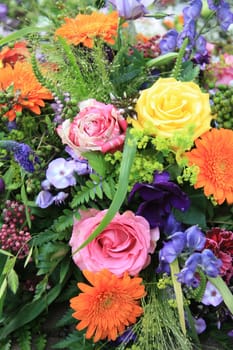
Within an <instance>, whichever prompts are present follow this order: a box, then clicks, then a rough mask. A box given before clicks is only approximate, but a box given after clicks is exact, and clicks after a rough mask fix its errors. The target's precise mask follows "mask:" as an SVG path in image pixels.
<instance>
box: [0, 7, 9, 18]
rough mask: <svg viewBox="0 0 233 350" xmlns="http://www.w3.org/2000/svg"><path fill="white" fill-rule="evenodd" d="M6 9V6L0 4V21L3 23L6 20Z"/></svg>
mask: <svg viewBox="0 0 233 350" xmlns="http://www.w3.org/2000/svg"><path fill="white" fill-rule="evenodd" d="M7 13H8V7H7V5H6V4H3V3H0V21H1V22H5V21H6V19H7Z"/></svg>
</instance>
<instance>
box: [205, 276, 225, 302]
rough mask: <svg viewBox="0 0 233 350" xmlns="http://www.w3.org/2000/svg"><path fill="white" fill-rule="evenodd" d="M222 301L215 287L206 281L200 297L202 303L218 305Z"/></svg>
mask: <svg viewBox="0 0 233 350" xmlns="http://www.w3.org/2000/svg"><path fill="white" fill-rule="evenodd" d="M222 301H223V298H222V296H221V294H220V293H219V291H218V290H217V288H216V287H215V286H214V285H213V284H212V283H210V282H209V281H208V282H207V283H206V289H205V293H204V295H203V298H202V301H201V302H202V303H203V304H204V305H212V306H218V305H219V304H220V303H221V302H222Z"/></svg>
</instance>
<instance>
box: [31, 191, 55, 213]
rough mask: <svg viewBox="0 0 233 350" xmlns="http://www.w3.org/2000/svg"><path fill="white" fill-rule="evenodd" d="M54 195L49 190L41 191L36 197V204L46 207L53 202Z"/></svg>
mask: <svg viewBox="0 0 233 350" xmlns="http://www.w3.org/2000/svg"><path fill="white" fill-rule="evenodd" d="M53 200H54V199H53V195H52V194H51V193H50V192H49V191H44V190H43V191H40V192H39V194H38V195H37V197H36V201H35V202H36V205H38V207H40V208H42V209H45V208H47V207H49V206H50V205H51V204H53Z"/></svg>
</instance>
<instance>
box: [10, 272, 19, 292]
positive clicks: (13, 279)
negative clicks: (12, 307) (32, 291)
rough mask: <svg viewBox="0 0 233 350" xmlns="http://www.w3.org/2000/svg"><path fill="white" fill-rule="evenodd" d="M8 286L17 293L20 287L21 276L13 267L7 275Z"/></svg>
mask: <svg viewBox="0 0 233 350" xmlns="http://www.w3.org/2000/svg"><path fill="white" fill-rule="evenodd" d="M7 282H8V286H9V288H10V289H11V291H12V293H14V294H15V293H16V292H17V290H18V287H19V278H18V275H17V273H16V272H15V270H14V269H12V270H11V271H10V272H9V274H8V276H7Z"/></svg>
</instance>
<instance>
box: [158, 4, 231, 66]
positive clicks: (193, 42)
mask: <svg viewBox="0 0 233 350" xmlns="http://www.w3.org/2000/svg"><path fill="white" fill-rule="evenodd" d="M207 2H208V6H209V9H210V10H212V11H215V12H216V18H217V21H218V23H219V25H220V27H221V29H222V30H224V31H226V30H227V29H228V28H229V26H230V25H231V24H232V23H233V13H232V12H231V11H230V5H229V4H228V3H227V2H226V1H224V0H219V1H218V0H217V1H213V0H208V1H207ZM201 10H202V1H201V0H192V1H191V2H190V4H189V6H186V7H185V8H184V9H183V18H184V26H183V30H182V32H180V33H178V32H177V31H176V30H175V29H171V30H169V31H168V32H167V33H166V34H165V35H164V36H163V39H162V40H161V41H160V45H159V46H160V50H161V53H162V54H166V53H168V52H172V51H175V50H176V49H177V48H178V49H179V48H180V47H181V46H182V43H183V41H184V39H186V38H188V39H189V42H188V45H187V48H186V51H187V55H186V57H185V58H188V57H189V55H190V53H191V50H192V49H194V50H195V55H194V60H196V62H197V63H199V61H200V62H201V63H202V62H204V63H208V51H207V48H206V44H207V42H206V39H205V38H204V36H202V35H198V33H197V31H196V23H197V20H198V18H199V17H200V15H201Z"/></svg>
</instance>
